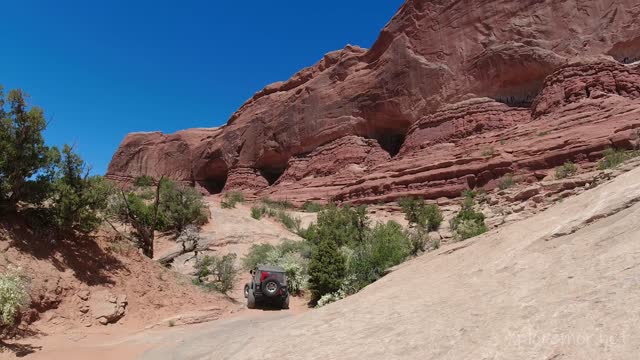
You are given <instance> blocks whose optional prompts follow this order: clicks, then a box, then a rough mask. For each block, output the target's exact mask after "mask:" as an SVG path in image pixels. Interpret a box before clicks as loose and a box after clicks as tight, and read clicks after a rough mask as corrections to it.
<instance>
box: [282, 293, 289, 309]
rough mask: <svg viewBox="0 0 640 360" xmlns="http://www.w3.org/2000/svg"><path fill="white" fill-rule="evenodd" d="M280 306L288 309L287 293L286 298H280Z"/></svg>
mask: <svg viewBox="0 0 640 360" xmlns="http://www.w3.org/2000/svg"><path fill="white" fill-rule="evenodd" d="M282 308H283V309H285V310H287V309H289V295H287V297H286V298H284V299H282Z"/></svg>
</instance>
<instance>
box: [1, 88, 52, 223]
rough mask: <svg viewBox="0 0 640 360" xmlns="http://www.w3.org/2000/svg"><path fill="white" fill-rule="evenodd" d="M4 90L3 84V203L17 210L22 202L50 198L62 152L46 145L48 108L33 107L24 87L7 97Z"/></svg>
mask: <svg viewBox="0 0 640 360" xmlns="http://www.w3.org/2000/svg"><path fill="white" fill-rule="evenodd" d="M2 90H3V89H2V87H1V86H0V206H1V207H2V208H4V209H5V210H10V211H15V210H16V206H17V204H18V203H19V202H27V203H30V204H37V205H40V204H41V203H42V202H43V201H44V200H46V198H47V197H48V194H49V190H50V184H51V181H52V176H53V165H54V163H55V162H56V160H57V158H59V156H60V154H59V151H57V149H55V148H49V147H48V146H47V145H45V142H44V137H43V135H42V133H43V131H44V130H45V129H46V127H47V122H46V120H45V119H44V111H43V110H42V109H41V108H39V107H37V106H34V107H30V106H29V104H28V102H27V100H28V98H29V95H27V94H26V93H24V92H23V91H22V90H17V89H14V90H11V91H9V94H8V95H7V97H6V99H5V97H4V93H3V91H2ZM5 100H6V101H5ZM5 104H6V105H8V106H7V107H6V108H5Z"/></svg>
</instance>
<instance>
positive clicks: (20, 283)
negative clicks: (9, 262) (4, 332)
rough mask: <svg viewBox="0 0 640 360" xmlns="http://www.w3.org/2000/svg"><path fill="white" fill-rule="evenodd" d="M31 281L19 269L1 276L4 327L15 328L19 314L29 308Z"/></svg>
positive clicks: (1, 317)
mask: <svg viewBox="0 0 640 360" xmlns="http://www.w3.org/2000/svg"><path fill="white" fill-rule="evenodd" d="M30 302H31V297H30V296H29V279H28V278H27V277H26V276H24V275H22V274H21V272H20V270H19V269H9V270H8V271H7V272H5V273H4V274H2V275H0V312H1V314H0V315H1V316H0V320H1V322H2V325H4V326H9V327H11V326H13V325H14V323H15V320H16V315H17V314H18V312H19V311H20V310H21V309H23V308H25V307H27V306H29V303H30Z"/></svg>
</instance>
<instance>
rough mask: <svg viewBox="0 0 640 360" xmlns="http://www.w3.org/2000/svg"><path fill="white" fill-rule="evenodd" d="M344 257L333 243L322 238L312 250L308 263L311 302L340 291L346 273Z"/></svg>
mask: <svg viewBox="0 0 640 360" xmlns="http://www.w3.org/2000/svg"><path fill="white" fill-rule="evenodd" d="M346 270H347V269H346V264H345V259H344V256H343V255H342V254H341V253H340V251H339V249H338V246H337V245H336V243H335V242H334V241H332V240H331V239H328V238H323V239H321V240H320V242H319V243H318V244H316V245H315V246H314V248H313V253H312V255H311V261H310V263H309V290H311V295H312V300H314V301H317V300H319V299H320V298H322V297H323V296H324V295H326V294H330V293H333V292H336V291H338V290H340V287H341V286H342V280H343V278H344V276H345V273H346Z"/></svg>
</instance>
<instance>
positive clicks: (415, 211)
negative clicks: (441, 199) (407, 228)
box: [398, 198, 444, 231]
mask: <svg viewBox="0 0 640 360" xmlns="http://www.w3.org/2000/svg"><path fill="white" fill-rule="evenodd" d="M398 204H399V205H400V207H401V208H402V211H403V212H404V213H405V219H407V221H408V222H409V224H410V225H417V226H418V227H420V228H422V229H426V230H427V231H436V230H438V229H439V228H440V224H442V221H443V220H444V218H443V216H442V212H441V211H440V208H438V206H437V205H435V204H429V205H425V203H424V200H423V199H420V198H418V199H416V198H402V199H400V201H399V202H398Z"/></svg>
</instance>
